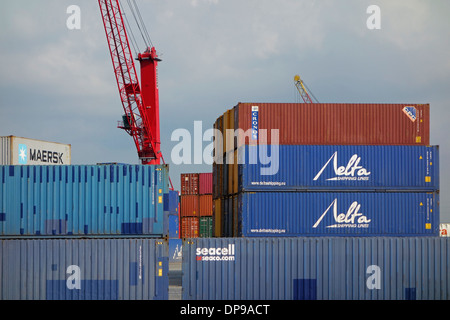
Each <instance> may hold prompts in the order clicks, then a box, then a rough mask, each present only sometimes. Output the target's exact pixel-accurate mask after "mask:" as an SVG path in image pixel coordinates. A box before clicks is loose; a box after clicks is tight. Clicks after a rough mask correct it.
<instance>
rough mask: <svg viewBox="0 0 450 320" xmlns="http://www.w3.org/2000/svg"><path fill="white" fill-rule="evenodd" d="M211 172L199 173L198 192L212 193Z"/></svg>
mask: <svg viewBox="0 0 450 320" xmlns="http://www.w3.org/2000/svg"><path fill="white" fill-rule="evenodd" d="M212 176H213V174H212V172H204V173H199V174H198V177H199V188H198V193H199V194H212V193H213V178H212Z"/></svg>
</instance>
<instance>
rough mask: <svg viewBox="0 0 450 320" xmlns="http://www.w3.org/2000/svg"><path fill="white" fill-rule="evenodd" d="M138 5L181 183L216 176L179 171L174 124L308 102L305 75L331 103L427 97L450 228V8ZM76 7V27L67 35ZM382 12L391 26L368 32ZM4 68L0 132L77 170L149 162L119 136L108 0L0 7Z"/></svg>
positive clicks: (356, 3) (165, 139)
mask: <svg viewBox="0 0 450 320" xmlns="http://www.w3.org/2000/svg"><path fill="white" fill-rule="evenodd" d="M136 2H137V4H138V6H139V9H140V12H141V15H142V17H143V19H144V21H145V25H146V28H147V30H148V32H149V34H150V37H151V40H152V43H153V45H154V46H155V47H156V50H157V51H158V53H159V55H160V58H161V59H162V61H161V62H160V64H159V68H158V71H159V74H158V77H159V95H160V123H161V141H162V152H163V155H164V157H165V160H166V162H167V163H168V164H169V167H170V176H171V179H172V181H173V184H174V187H175V188H176V189H178V190H179V185H180V181H179V180H180V178H179V177H180V174H181V173H187V172H211V171H212V168H211V166H210V165H208V164H205V163H203V164H196V165H195V164H182V165H176V164H173V163H172V161H171V152H172V149H173V148H174V147H175V146H176V145H177V143H178V141H172V133H173V132H174V131H175V130H176V129H180V128H182V129H187V130H188V131H190V132H193V131H194V130H193V128H194V121H202V128H203V131H205V130H207V129H209V128H211V127H212V125H213V123H214V121H215V120H216V118H217V117H219V116H220V115H221V114H223V112H224V111H226V110H227V109H229V108H231V107H233V106H235V105H236V104H237V103H238V102H298V101H299V100H298V99H299V98H298V92H297V89H296V88H295V86H294V81H293V78H294V76H295V75H296V74H299V75H301V77H302V79H303V80H304V81H305V83H306V84H307V86H308V87H309V89H311V91H312V92H313V94H314V96H315V97H316V98H317V99H318V100H319V101H320V102H324V103H345V102H348V103H429V104H430V108H431V140H430V143H431V144H432V145H439V146H440V149H439V150H440V201H441V202H440V204H441V222H450V200H448V199H450V182H449V181H450V169H449V168H447V167H446V164H447V163H448V162H449V160H450V140H449V139H448V137H449V136H450V127H449V125H448V121H449V119H450V109H449V108H448V103H449V101H450V19H448V16H449V14H450V2H449V1H447V0H395V1H392V0H370V1H366V0H339V1H332V0H275V1H273V0H272V1H268V0H240V1H236V0H226V1H225V0H171V1H161V0H159V1H157V0H136ZM122 4H123V7H124V10H125V12H127V13H128V15H129V17H130V18H131V13H130V12H129V11H127V10H128V6H127V1H124V0H122ZM71 5H77V6H78V7H79V8H80V13H81V15H80V28H79V29H69V28H68V27H67V20H68V19H69V18H70V16H71V13H67V8H68V7H69V6H71ZM371 5H377V6H378V7H379V8H380V29H369V28H368V27H367V20H368V19H370V17H371V15H372V12H369V13H368V12H367V9H368V7H369V6H371ZM133 27H134V25H133V24H132V28H133ZM133 33H134V35H135V37H136V39H137V40H138V42H139V40H140V39H139V37H140V34H139V31H138V30H137V29H133ZM141 44H142V42H141ZM141 47H142V48H143V45H142V46H141ZM134 53H135V52H134ZM0 70H1V72H0V136H6V135H14V136H20V137H27V138H33V139H40V140H47V141H54V142H60V143H67V144H71V148H72V164H96V163H99V162H121V163H133V164H138V163H139V159H138V158H137V153H136V149H135V146H134V143H133V141H132V139H131V137H130V136H128V135H127V134H126V133H125V132H124V131H123V130H120V129H118V128H117V121H118V120H120V119H121V115H122V113H123V109H122V106H121V103H120V99H119V93H118V91H117V87H116V82H115V78H114V73H113V69H112V64H111V59H110V56H109V50H108V47H107V42H106V37H105V33H104V28H103V24H102V19H101V15H100V10H99V7H98V2H97V1H86V0H39V1H26V0H16V1H0ZM192 138H193V139H194V137H192ZM207 144H209V143H208V142H205V144H204V145H203V147H206V145H207ZM192 162H193V161H192Z"/></svg>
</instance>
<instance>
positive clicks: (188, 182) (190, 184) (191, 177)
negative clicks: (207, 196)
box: [181, 173, 199, 195]
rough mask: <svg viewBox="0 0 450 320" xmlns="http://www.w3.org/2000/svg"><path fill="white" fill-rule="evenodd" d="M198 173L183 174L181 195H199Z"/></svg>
mask: <svg viewBox="0 0 450 320" xmlns="http://www.w3.org/2000/svg"><path fill="white" fill-rule="evenodd" d="M198 184H199V177H198V173H182V174H181V194H182V195H183V194H198Z"/></svg>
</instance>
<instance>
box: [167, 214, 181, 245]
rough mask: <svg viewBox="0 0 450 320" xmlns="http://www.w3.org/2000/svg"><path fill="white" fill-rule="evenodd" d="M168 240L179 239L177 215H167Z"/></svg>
mask: <svg viewBox="0 0 450 320" xmlns="http://www.w3.org/2000/svg"><path fill="white" fill-rule="evenodd" d="M169 239H180V219H179V216H178V214H169Z"/></svg>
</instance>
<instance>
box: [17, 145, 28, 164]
mask: <svg viewBox="0 0 450 320" xmlns="http://www.w3.org/2000/svg"><path fill="white" fill-rule="evenodd" d="M27 150H28V149H27V146H26V145H25V144H19V164H27V162H28V152H27Z"/></svg>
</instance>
